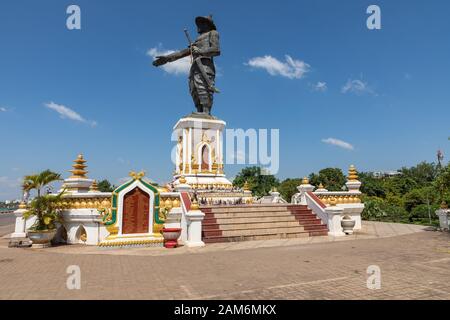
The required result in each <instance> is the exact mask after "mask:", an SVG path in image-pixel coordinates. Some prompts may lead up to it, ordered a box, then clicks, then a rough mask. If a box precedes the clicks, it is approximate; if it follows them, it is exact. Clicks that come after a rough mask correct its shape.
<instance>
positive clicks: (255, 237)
mask: <svg viewBox="0 0 450 320" xmlns="http://www.w3.org/2000/svg"><path fill="white" fill-rule="evenodd" d="M327 234H328V231H325V232H323V231H322V232H292V233H282V234H280V233H273V234H259V235H241V236H211V237H206V238H204V239H203V241H204V242H205V243H223V242H237V241H252V240H271V239H293V238H307V237H310V236H313V235H314V236H324V235H327Z"/></svg>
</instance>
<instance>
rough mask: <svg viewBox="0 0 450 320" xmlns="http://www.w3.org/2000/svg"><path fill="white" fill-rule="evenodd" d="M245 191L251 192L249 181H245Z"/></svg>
mask: <svg viewBox="0 0 450 320" xmlns="http://www.w3.org/2000/svg"><path fill="white" fill-rule="evenodd" d="M243 189H244V191H250V184H249V183H248V181H247V180H245V183H244V186H243Z"/></svg>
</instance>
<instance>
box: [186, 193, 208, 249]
mask: <svg viewBox="0 0 450 320" xmlns="http://www.w3.org/2000/svg"><path fill="white" fill-rule="evenodd" d="M204 217H205V214H204V213H203V212H201V211H200V210H199V208H198V204H197V202H196V201H195V200H194V202H193V203H192V205H191V209H190V210H189V211H188V212H187V213H186V219H187V226H188V230H187V236H188V239H187V242H186V246H188V247H203V246H204V245H205V243H204V242H203V241H202V222H203V218H204Z"/></svg>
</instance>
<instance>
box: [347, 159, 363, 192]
mask: <svg viewBox="0 0 450 320" xmlns="http://www.w3.org/2000/svg"><path fill="white" fill-rule="evenodd" d="M345 185H346V186H347V189H348V191H350V192H355V193H360V191H359V188H360V187H361V182H360V181H359V180H358V171H357V170H356V168H355V166H354V165H351V166H350V168H349V169H348V176H347V182H346V183H345Z"/></svg>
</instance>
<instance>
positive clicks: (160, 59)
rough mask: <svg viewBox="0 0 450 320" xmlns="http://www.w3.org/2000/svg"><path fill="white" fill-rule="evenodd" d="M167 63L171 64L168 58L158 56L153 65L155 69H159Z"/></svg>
mask: <svg viewBox="0 0 450 320" xmlns="http://www.w3.org/2000/svg"><path fill="white" fill-rule="evenodd" d="M167 62H169V59H168V58H167V57H166V56H157V57H156V59H155V61H153V65H154V66H155V67H159V66H162V65H163V64H166V63H167Z"/></svg>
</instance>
